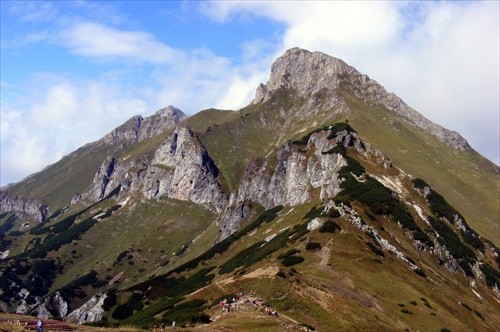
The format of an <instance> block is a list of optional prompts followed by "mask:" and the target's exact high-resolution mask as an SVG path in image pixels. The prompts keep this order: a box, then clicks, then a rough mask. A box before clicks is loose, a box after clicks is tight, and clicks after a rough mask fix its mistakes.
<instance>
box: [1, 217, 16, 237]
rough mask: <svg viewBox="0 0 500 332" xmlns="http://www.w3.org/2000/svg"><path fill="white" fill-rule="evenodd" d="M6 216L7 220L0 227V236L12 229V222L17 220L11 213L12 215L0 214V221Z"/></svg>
mask: <svg viewBox="0 0 500 332" xmlns="http://www.w3.org/2000/svg"><path fill="white" fill-rule="evenodd" d="M6 216H8V217H7V219H6V220H5V221H4V222H3V224H2V225H1V226H0V234H7V232H8V231H10V230H11V229H12V227H13V226H14V222H15V221H16V219H17V218H16V215H15V214H13V213H12V214H9V213H2V214H0V219H3V218H5V217H6Z"/></svg>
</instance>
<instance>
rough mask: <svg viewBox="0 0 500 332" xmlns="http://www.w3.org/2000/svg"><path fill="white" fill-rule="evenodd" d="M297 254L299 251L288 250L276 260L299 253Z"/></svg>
mask: <svg viewBox="0 0 500 332" xmlns="http://www.w3.org/2000/svg"><path fill="white" fill-rule="evenodd" d="M299 252H300V250H298V249H290V250H288V251H286V252H284V253H283V254H281V255H279V256H278V259H283V258H287V257H289V256H292V255H295V254H296V253H299Z"/></svg>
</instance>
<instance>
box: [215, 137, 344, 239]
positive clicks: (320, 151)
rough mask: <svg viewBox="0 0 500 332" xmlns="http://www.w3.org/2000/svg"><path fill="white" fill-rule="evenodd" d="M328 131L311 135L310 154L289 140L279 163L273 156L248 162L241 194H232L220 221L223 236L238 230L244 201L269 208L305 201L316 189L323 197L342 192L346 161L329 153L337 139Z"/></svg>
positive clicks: (278, 155) (243, 210)
mask: <svg viewBox="0 0 500 332" xmlns="http://www.w3.org/2000/svg"><path fill="white" fill-rule="evenodd" d="M328 134H329V132H328V131H324V132H320V133H315V134H313V135H311V137H310V138H309V141H308V143H307V147H306V150H307V151H308V152H307V153H305V152H304V151H300V149H299V147H297V146H296V145H293V144H292V143H290V142H287V143H285V144H284V145H283V146H282V147H281V148H280V149H279V151H278V153H277V162H276V161H273V159H270V158H268V159H266V160H264V161H259V160H255V161H253V162H249V163H248V164H247V166H246V169H245V173H244V176H243V180H242V183H241V184H240V187H239V190H238V193H237V194H235V195H232V196H231V200H230V203H229V205H228V207H227V208H226V211H225V213H224V214H223V216H222V218H221V220H220V222H219V228H220V229H221V235H220V238H221V239H224V238H227V237H228V236H229V235H231V234H232V233H234V232H235V231H236V230H238V229H239V226H240V225H241V222H242V220H243V219H244V218H245V217H246V215H245V213H246V211H248V209H245V203H248V202H257V203H259V204H261V205H262V206H264V207H265V208H266V209H270V208H272V207H274V206H277V205H288V206H296V205H300V204H304V203H306V202H308V201H310V200H311V199H312V193H313V191H316V190H319V195H320V199H327V198H329V197H333V196H335V195H336V194H337V193H339V192H340V190H341V189H340V184H341V181H342V180H341V179H339V177H338V171H339V170H340V169H341V168H342V167H343V166H345V165H347V162H346V160H345V159H344V157H343V156H342V155H341V154H339V153H329V152H328V151H330V150H331V149H332V148H333V147H335V146H336V144H337V140H336V139H328ZM309 151H310V152H309ZM275 163H276V164H275Z"/></svg>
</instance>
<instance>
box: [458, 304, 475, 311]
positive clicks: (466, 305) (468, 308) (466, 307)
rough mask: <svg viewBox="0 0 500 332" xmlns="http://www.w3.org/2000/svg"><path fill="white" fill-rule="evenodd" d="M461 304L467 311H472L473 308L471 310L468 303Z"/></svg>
mask: <svg viewBox="0 0 500 332" xmlns="http://www.w3.org/2000/svg"><path fill="white" fill-rule="evenodd" d="M460 304H461V305H462V306H463V307H464V308H465V309H467V310H469V311H472V308H471V307H469V305H468V304H467V303H463V302H460Z"/></svg>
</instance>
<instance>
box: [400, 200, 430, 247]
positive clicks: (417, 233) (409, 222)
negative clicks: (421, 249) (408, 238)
mask: <svg viewBox="0 0 500 332" xmlns="http://www.w3.org/2000/svg"><path fill="white" fill-rule="evenodd" d="M392 220H394V221H395V222H400V223H401V225H402V226H403V228H404V229H406V230H408V231H411V232H412V234H413V238H414V239H415V240H417V241H420V242H422V243H424V244H425V245H427V246H429V247H433V243H432V241H431V239H430V238H429V236H428V235H427V233H425V232H424V231H422V230H421V229H420V227H418V226H417V223H416V222H415V219H413V216H412V215H411V214H410V212H408V209H407V208H406V207H405V206H404V205H403V204H401V203H399V202H398V203H396V204H394V208H393V210H392Z"/></svg>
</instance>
